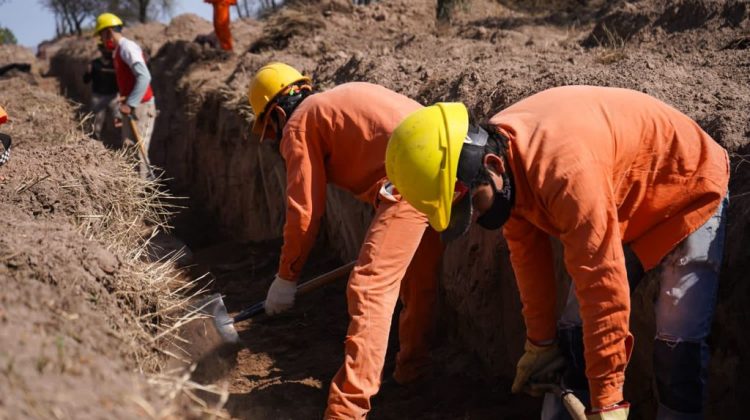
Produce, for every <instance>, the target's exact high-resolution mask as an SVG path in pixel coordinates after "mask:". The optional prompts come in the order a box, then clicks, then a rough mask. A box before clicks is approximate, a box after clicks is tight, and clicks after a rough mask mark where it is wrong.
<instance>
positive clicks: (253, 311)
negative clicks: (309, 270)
mask: <svg viewBox="0 0 750 420" xmlns="http://www.w3.org/2000/svg"><path fill="white" fill-rule="evenodd" d="M355 263H356V261H352V262H350V263H349V264H346V265H344V266H341V267H339V268H337V269H335V270H333V271H329V272H327V273H325V274H321V275H319V276H318V277H315V278H314V279H312V280H308V281H306V282H304V283H302V284H300V285H299V286H297V296H303V295H306V294H308V293H310V292H312V291H313V290H318V289H320V288H321V287H323V286H326V285H328V284H331V283H333V282H334V281H336V280H338V279H340V278H341V277H343V276H345V275H347V274H349V272H350V271H352V268H354V264H355ZM265 303H266V301H263V302H258V303H256V304H255V305H253V306H250V307H249V308H246V309H244V310H243V311H242V312H240V313H238V314H237V315H236V316H235V317H234V318H233V320H234V322H241V321H244V320H246V319H250V318H252V317H254V316H255V315H259V314H261V313H263V312H264V311H265Z"/></svg>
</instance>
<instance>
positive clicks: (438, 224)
mask: <svg viewBox="0 0 750 420" xmlns="http://www.w3.org/2000/svg"><path fill="white" fill-rule="evenodd" d="M468 132H469V113H468V111H467V110H466V107H465V106H464V104H462V103H458V102H444V103H437V104H435V105H432V106H428V107H426V108H422V109H420V110H419V111H416V112H414V113H412V114H411V115H409V116H408V117H406V119H405V120H404V121H402V122H401V124H399V125H398V127H396V130H394V131H393V134H392V135H391V138H390V140H389V141H388V147H387V149H386V152H385V171H386V174H387V175H388V179H389V180H390V181H391V182H392V183H393V185H394V186H395V187H396V189H398V192H399V193H400V194H401V196H402V197H404V199H406V201H408V202H409V204H411V205H412V206H414V208H416V209H417V210H419V211H421V212H422V213H424V214H425V215H427V218H428V219H429V221H430V225H431V226H432V227H433V228H434V229H435V230H437V231H438V232H442V231H444V230H445V229H446V228H447V227H448V224H449V222H450V219H451V205H452V203H453V191H454V188H455V184H456V172H457V171H458V159H459V157H460V156H461V148H462V147H463V143H464V139H465V138H466V135H467V134H468Z"/></svg>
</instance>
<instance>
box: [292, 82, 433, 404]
mask: <svg viewBox="0 0 750 420" xmlns="http://www.w3.org/2000/svg"><path fill="white" fill-rule="evenodd" d="M419 108H421V105H420V104H419V103H417V102H415V101H413V100H411V99H409V98H407V97H405V96H402V95H399V94H397V93H395V92H392V91H390V90H388V89H386V88H384V87H381V86H377V85H372V84H369V83H346V84H343V85H341V86H338V87H336V88H334V89H331V90H329V91H326V92H323V93H318V94H315V95H312V96H310V97H308V98H307V99H305V100H304V101H303V102H302V103H301V104H300V105H299V107H298V108H297V109H296V110H295V111H294V113H292V115H291V117H290V118H289V121H287V123H286V125H285V126H284V131H283V136H282V140H281V143H280V146H279V149H280V152H281V154H282V156H283V157H284V160H285V161H286V171H287V211H286V224H285V225H284V245H283V247H282V251H281V261H280V264H279V276H280V277H282V278H284V279H288V280H297V279H298V278H299V274H300V270H301V269H302V266H303V265H304V263H305V260H306V259H307V256H308V254H309V252H310V249H311V248H312V246H313V243H314V241H315V237H316V235H317V233H318V228H319V225H320V220H321V217H322V216H323V213H324V211H325V207H326V184H327V183H332V184H334V185H337V186H338V187H340V188H343V189H345V190H347V191H349V192H351V193H352V194H354V196H355V197H357V198H358V199H359V200H362V201H365V202H368V203H373V204H375V205H376V207H377V209H376V213H375V216H374V218H373V220H372V222H371V224H370V228H369V231H368V233H367V236H366V238H365V241H364V244H363V245H362V248H361V250H360V254H359V259H358V261H357V264H356V266H355V267H354V270H353V272H352V274H351V276H350V277H349V283H348V287H347V303H348V309H349V316H350V323H349V328H348V331H347V337H346V342H345V360H344V364H343V366H342V367H341V369H339V371H338V373H337V374H336V376H335V377H334V379H333V382H332V384H331V388H330V393H329V399H328V409H327V411H326V418H360V417H363V416H364V415H365V414H366V413H367V412H368V411H369V409H370V397H372V396H373V395H374V394H376V393H377V391H378V389H379V387H380V376H381V373H382V369H383V363H384V359H385V353H386V348H387V344H388V332H389V330H390V326H391V319H392V316H393V310H394V308H395V306H396V300H397V299H398V297H399V292H400V296H401V300H402V302H403V304H404V308H403V310H402V312H401V317H400V323H399V328H400V331H399V336H400V337H399V338H400V344H401V348H400V351H399V353H398V356H397V368H396V372H395V374H394V376H396V378H397V380H400V381H408V380H410V379H413V378H414V377H415V376H417V375H419V374H420V373H421V372H420V370H421V369H423V368H424V365H425V364H426V363H429V345H430V339H431V335H432V333H433V332H434V320H435V312H434V310H435V309H434V303H435V299H436V288H437V276H438V270H439V266H440V261H441V256H442V251H443V245H442V243H441V242H440V239H439V236H438V234H437V232H435V231H434V230H432V229H430V228H428V222H427V217H426V216H425V215H423V214H421V213H419V212H418V211H417V210H415V209H414V208H413V207H411V206H410V205H409V204H408V203H407V202H406V201H405V200H400V199H399V197H398V196H395V197H393V196H390V195H389V194H387V193H385V192H384V193H380V191H381V187H382V186H383V185H384V184H385V182H386V179H385V148H386V144H387V142H388V138H389V137H390V135H391V132H392V131H393V129H394V128H395V127H396V126H397V125H398V124H399V123H400V122H401V120H402V119H403V118H405V117H406V116H407V115H409V114H410V113H411V112H413V111H414V110H416V109H419ZM402 278H403V283H402Z"/></svg>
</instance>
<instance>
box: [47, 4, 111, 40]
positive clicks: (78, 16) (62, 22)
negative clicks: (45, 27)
mask: <svg viewBox="0 0 750 420" xmlns="http://www.w3.org/2000/svg"><path fill="white" fill-rule="evenodd" d="M40 3H41V4H42V6H43V7H45V8H47V9H48V10H50V11H52V13H54V14H55V29H56V31H57V35H58V36H60V35H67V34H72V33H76V34H78V35H81V34H82V32H83V31H82V25H83V22H84V21H85V20H86V19H88V18H90V17H91V12H92V11H93V10H96V9H97V8H98V6H99V4H98V3H100V2H99V1H97V0H40Z"/></svg>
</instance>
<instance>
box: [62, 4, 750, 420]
mask: <svg viewBox="0 0 750 420" xmlns="http://www.w3.org/2000/svg"><path fill="white" fill-rule="evenodd" d="M331 4H333V3H331ZM389 4H391V3H386V6H382V8H381V9H378V8H379V7H381V6H380V5H376V6H374V7H372V8H367V9H365V8H356V9H355V11H354V12H352V11H351V10H350V8H343V9H342V10H343V11H342V10H337V9H328V10H329V12H325V13H323V16H326V17H328V18H329V19H331V20H330V21H328V22H329V23H328V25H330V26H329V28H328V30H329V31H330V30H332V29H331V28H334V29H335V28H336V25H335V24H336V21H335V19H336V18H337V16H344V17H342V19H344V18H345V20H344V22H349V19H353V20H357V21H366V22H368V24H369V25H374V26H377V25H378V24H380V23H382V22H385V23H388V22H393V21H394V20H396V19H395V18H392V16H394V15H396V13H398V23H397V25H399V24H401V23H402V21H403V20H404V18H403V17H404V16H406V19H408V18H409V13H416V12H411V10H413V8H412V6H411V5H410V4H402V3H400V2H392V4H391V5H390V6H389ZM330 10H333V12H332V13H333V14H332V15H331V12H330ZM326 13H328V14H326ZM388 13H390V15H389V14H388ZM352 16H354V17H352ZM389 16H391V17H389ZM331 22H333V23H331ZM477 22H479V23H477ZM515 22H516V20H513V19H509V20H505V21H503V20H502V19H498V22H492V21H489V20H483V21H475V22H474V23H473V24H471V25H468V26H467V27H459V28H458V30H457V31H456V33H455V34H453V35H454V36H451V37H448V36H441V35H438V36H436V35H434V34H433V32H431V31H434V30H435V28H434V26H432V24H426V25H425V27H424V28H422V29H423V30H424V31H425V32H420V30H421V29H420V30H417V29H414V28H415V26H412V27H411V29H410V30H411V31H413V32H414V33H413V34H412V35H408V33H407V34H400V33H399V31H397V30H394V31H390V32H387V31H386V32H387V33H389V34H390V35H388V36H385V35H383V36H382V37H381V38H377V39H376V38H367V36H364V37H360V38H357V37H356V35H355V34H351V33H350V34H349V35H350V37H349V38H346V39H344V40H342V41H341V42H344V43H345V45H342V44H337V43H336V40H335V37H336V35H335V32H333V34H332V33H326V32H324V29H325V26H323V28H324V29H320V28H318V29H317V30H313V32H312V33H309V34H306V35H308V37H306V38H304V39H305V41H304V42H303V41H301V39H303V38H302V37H297V38H294V37H292V41H291V42H292V43H291V45H286V44H285V45H284V46H283V47H280V49H276V50H274V49H268V50H259V51H253V52H252V53H249V52H244V51H246V50H247V48H248V47H250V45H251V43H252V42H253V41H254V40H255V39H257V38H258V37H259V36H260V34H261V33H262V30H263V28H262V27H261V26H259V25H260V24H257V23H256V22H253V21H250V23H248V24H247V26H238V27H237V29H239V30H242V31H244V32H243V33H245V34H246V35H247V39H244V40H243V39H238V49H239V50H240V51H243V53H240V54H237V55H233V56H229V55H225V54H221V53H218V52H216V51H213V50H210V49H208V48H205V47H202V46H199V45H197V44H195V43H192V42H189V41H187V40H184V39H182V40H171V41H169V42H164V43H163V44H161V45H160V46H159V48H158V49H155V51H156V53H155V54H154V55H153V60H152V62H151V69H152V73H153V76H154V81H153V86H154V89H155V93H156V98H157V104H158V108H159V110H160V114H159V117H158V119H157V125H156V129H155V134H154V138H153V140H152V151H151V157H152V160H153V162H154V163H155V164H157V165H159V166H161V167H162V168H164V170H165V173H166V176H167V177H168V179H169V181H168V182H169V184H170V187H171V188H172V190H173V192H174V193H175V194H177V195H184V196H185V197H187V199H188V201H187V203H188V205H189V206H190V207H191V209H192V210H193V211H194V212H195V213H196V214H198V215H199V217H198V218H197V219H196V221H195V223H197V224H200V225H201V226H200V227H201V228H202V229H204V230H205V231H207V232H210V235H211V237H212V238H213V239H235V240H247V241H262V240H273V239H278V238H279V237H280V236H281V229H282V226H283V218H284V184H285V181H284V177H285V171H284V166H283V162H282V160H281V158H280V157H279V155H278V154H277V153H276V151H274V150H273V148H272V146H271V145H270V144H260V143H258V142H257V141H255V140H253V139H251V138H250V137H249V127H250V125H251V123H252V119H253V116H252V114H251V112H250V109H249V107H248V105H247V103H246V96H245V91H246V89H247V83H248V81H249V79H250V77H251V76H252V73H253V71H254V70H255V69H257V68H259V67H260V66H261V65H263V64H265V63H267V62H269V61H286V62H290V63H294V64H295V65H296V66H297V67H298V68H300V69H302V70H303V71H304V72H305V73H307V74H311V75H312V76H313V77H314V79H315V80H316V82H317V83H318V84H319V87H321V88H322V89H325V88H329V87H332V86H334V85H336V84H340V83H345V82H348V81H355V80H363V81H371V82H375V83H379V84H382V85H385V86H386V87H389V88H391V89H394V90H396V91H399V92H401V93H403V94H405V95H408V96H411V97H413V98H415V99H417V100H418V101H420V102H421V103H424V104H428V103H433V102H435V101H439V100H462V101H464V102H466V103H467V105H468V107H469V108H470V109H471V111H472V112H473V113H474V115H476V116H477V117H478V118H486V117H489V116H491V115H492V114H493V113H494V112H496V111H498V110H500V109H502V108H503V107H506V106H508V105H510V104H511V103H513V102H515V101H517V100H519V99H521V98H523V97H524V96H527V95H529V94H531V93H534V92H536V91H539V90H542V89H545V88H548V87H552V86H557V85H563V84H595V85H606V86H620V87H628V88H632V89H638V90H642V91H644V92H647V93H649V94H652V95H654V96H656V97H658V98H660V99H662V100H665V101H667V102H669V103H672V104H675V105H676V106H677V107H678V108H680V109H681V110H683V111H685V112H686V113H687V114H688V115H690V116H691V117H693V118H695V119H696V120H697V121H699V122H700V123H701V125H702V126H703V127H704V129H706V130H707V131H708V132H709V134H711V135H712V136H713V137H714V138H715V139H717V141H719V142H720V143H722V145H724V146H725V147H726V148H727V149H728V150H729V151H730V152H731V154H732V171H733V173H732V177H733V178H732V181H731V185H730V189H731V191H732V192H733V193H734V194H735V195H738V196H739V198H738V199H736V200H734V201H732V204H731V205H730V209H729V214H730V218H731V225H730V228H729V231H728V240H727V244H728V247H727V251H726V255H725V263H724V267H723V275H722V279H721V285H720V291H719V304H718V308H717V313H716V319H715V322H714V332H713V334H712V337H711V344H712V353H713V358H712V365H711V373H710V375H711V379H712V382H711V388H710V393H709V413H710V414H711V416H712V417H714V418H734V417H736V416H735V415H736V414H737V413H739V410H740V407H741V406H742V403H741V402H742V401H744V400H746V399H747V398H750V389H749V387H747V386H746V385H743V382H742V381H740V380H739V379H738V378H739V377H741V376H740V375H742V374H750V361H749V360H748V358H747V357H744V356H743V355H744V354H749V352H750V338H747V336H746V334H744V331H747V329H748V327H750V318H749V316H748V314H747V311H746V310H745V309H744V308H745V299H746V298H747V297H748V296H750V284H748V282H747V281H746V277H747V276H746V272H747V270H748V269H749V268H750V224H748V219H749V217H748V215H749V214H750V205H748V202H747V201H746V200H744V199H742V197H743V196H744V194H746V193H747V192H748V187H747V185H750V184H748V182H747V181H748V178H750V176H748V171H747V168H746V167H745V166H744V165H743V163H744V159H743V156H744V155H745V154H747V153H748V152H749V151H750V150H749V149H748V147H747V146H746V144H747V143H748V135H747V134H746V132H745V131H742V129H741V128H740V129H738V128H737V127H738V125H737V123H734V122H733V121H737V120H738V119H741V118H743V117H742V115H743V113H742V111H741V109H742V107H743V104H744V103H745V102H747V100H746V99H740V97H737V98H736V100H737V102H736V104H735V105H734V106H731V105H730V106H729V107H727V105H724V106H723V108H722V107H721V106H718V105H717V104H719V103H721V104H726V103H729V102H727V101H724V102H722V101H721V100H720V99H719V100H716V99H715V97H716V95H717V94H714V97H712V98H708V97H702V96H701V97H699V96H698V94H697V93H696V94H695V97H693V96H692V95H693V93H692V92H696V91H701V89H702V90H703V91H710V90H711V89H712V88H709V87H706V86H705V84H707V83H710V82H711V81H713V82H715V83H717V84H718V85H721V88H720V89H718V91H719V93H718V95H719V98H721V95H732V94H736V93H737V92H746V93H747V86H746V85H743V84H742V82H741V80H731V79H724V81H723V82H721V81H718V82H717V77H719V76H717V74H719V73H722V72H724V71H726V69H719V70H716V73H714V72H713V70H712V69H707V68H705V66H703V65H702V64H695V62H694V60H693V59H692V58H690V57H688V58H684V59H682V60H681V61H680V60H677V59H673V61H674V60H676V61H679V62H678V63H674V62H660V61H659V60H663V58H662V57H663V56H664V55H665V54H666V55H670V54H673V56H674V55H675V54H677V53H676V52H674V50H673V49H668V52H667V53H664V52H662V51H648V50H645V49H644V50H641V51H639V52H638V54H632V53H631V55H630V56H628V55H627V54H625V55H624V56H622V57H620V58H618V60H620V61H619V62H618V63H616V64H607V63H606V62H603V61H602V60H604V58H602V57H605V58H606V57H608V56H603V55H596V54H593V53H588V52H587V51H586V50H582V49H581V47H580V46H579V45H578V43H577V42H574V41H571V40H570V39H569V38H570V35H569V34H567V33H565V32H563V31H560V33H557V34H553V35H552V39H553V41H549V39H548V38H549V37H550V34H549V33H544V36H543V37H541V38H542V40H540V38H539V37H537V38H535V35H529V33H526V32H522V31H520V30H519V31H516V30H512V29H508V28H515V27H514V26H512V25H515ZM271 23H278V21H273V22H271ZM271 23H269V25H270V24H271ZM480 23H481V25H480ZM236 25H241V23H237V24H236ZM482 25H483V26H482ZM498 28H499V29H498ZM233 29H234V28H233ZM373 31H374V29H373ZM407 32H408V31H407ZM657 33H658V31H657ZM389 37H390V38H389ZM566 37H567V38H566ZM294 39H297V40H298V41H296V42H297V43H296V44H295V41H294ZM310 40H312V41H310ZM535 42H536V43H535ZM550 42H551V43H552V44H551V46H550V45H549V44H548V43H550ZM370 44H373V45H378V47H372V48H370V49H367V48H368V47H366V46H367V45H370ZM383 45H385V46H383ZM436 45H437V46H439V47H440V48H439V53H436V52H435V50H434V49H432V48H435V46H436ZM381 46H382V48H381ZM71 48H72V47H70V48H68V50H67V51H66V49H65V48H63V49H62V50H61V52H60V53H59V54H58V56H57V57H56V58H55V59H54V60H53V68H52V71H53V72H57V74H59V76H58V77H60V78H61V79H62V81H63V85H65V86H68V89H71V90H73V89H80V86H79V85H77V82H76V81H75V80H74V79H75V78H76V77H78V76H76V75H75V73H76V72H75V71H69V70H66V69H68V68H81V66H83V65H85V62H86V61H85V60H84V59H83V58H82V56H81V54H80V52H79V51H78V50H75V49H71ZM670 48H671V47H670ZM507 51H528V53H526V52H521V53H517V55H512V54H510V55H508V56H505V55H504V54H505V53H506V52H507ZM560 51H562V52H560ZM712 51H713V50H712ZM605 52H607V53H608V51H605ZM615 52H618V51H615ZM597 54H600V53H597ZM623 54H624V53H623ZM707 54H709V53H707ZM710 54H715V56H714V57H713V58H715V59H716V60H717V62H721V60H724V61H727V59H726V57H731V56H729V55H721V54H724V53H716V52H711V53H710ZM727 54H728V53H727ZM558 55H559V56H558ZM394 56H395V57H396V58H394ZM466 57H469V59H467V58H466ZM722 57H724V58H722ZM654 63H658V64H656V65H654ZM76 66H77V67H76ZM488 69H492V71H488ZM722 74H723V73H722ZM675 76H677V77H678V78H679V80H680V83H681V84H682V85H684V86H682V88H681V89H674V83H673V82H669V81H670V80H673V78H674V77H675ZM721 77H723V76H721ZM665 80H666V81H668V82H666V83H665ZM719 80H721V79H719ZM68 81H70V83H68ZM701 86H703V87H702V88H701ZM72 94H73V96H74V97H77V96H76V95H80V94H81V92H78V93H72ZM727 97H730V96H727ZM745 98H746V97H745ZM717 101H718V102H717ZM743 101H744V102H743ZM740 127H741V124H740ZM747 128H748V129H750V125H748V126H747ZM747 132H750V131H747ZM371 214H372V210H371V209H370V208H369V207H368V206H367V205H365V204H363V203H360V202H357V201H356V200H354V199H353V198H352V197H350V196H349V195H348V194H346V193H344V192H342V191H339V190H337V189H336V188H335V187H329V196H328V203H327V213H326V216H325V220H324V225H323V228H322V230H321V234H320V237H319V241H318V242H319V244H320V245H321V246H324V247H326V248H327V249H328V250H329V251H330V253H331V254H332V255H336V256H338V257H339V258H340V259H341V260H343V261H348V260H351V259H353V258H355V257H356V254H357V251H358V248H359V245H360V243H361V241H362V238H363V236H364V233H365V231H366V228H367V225H368V223H369V219H370V217H371ZM556 249H557V252H556V259H557V266H558V269H557V272H558V277H559V278H558V285H559V286H560V287H558V291H557V294H558V302H562V301H563V299H564V297H565V296H564V295H565V292H566V287H565V286H567V284H568V281H569V280H568V279H567V278H566V275H565V274H564V270H562V269H561V257H562V251H561V250H560V247H559V246H558V245H556ZM656 285H657V284H656V281H655V278H653V276H651V277H648V278H646V279H644V281H642V283H641V286H639V287H638V289H637V290H636V291H635V292H634V293H633V297H632V301H633V315H632V326H633V331H634V334H635V336H636V349H635V352H634V355H633V359H632V360H631V364H630V367H629V371H628V383H627V384H626V397H627V398H628V399H629V400H630V401H632V402H634V403H636V404H637V406H636V408H635V409H634V413H633V414H634V416H635V417H636V418H649V413H652V412H653V409H654V407H655V401H654V399H653V395H654V390H653V373H652V369H651V366H650V358H651V356H650V355H651V339H652V337H653V335H654V334H653V316H652V313H653V310H652V306H653V305H652V301H653V298H654V293H655V291H656V290H657V289H656ZM520 311H521V304H520V301H519V297H518V290H517V288H516V286H515V281H514V278H513V273H512V270H511V268H510V263H509V259H508V250H507V246H506V245H505V242H504V240H503V239H502V236H501V235H500V234H499V233H497V232H485V231H482V230H481V229H479V228H476V227H473V228H472V230H471V231H470V234H469V235H468V236H466V237H464V238H461V239H459V240H458V241H456V242H455V243H453V244H451V245H450V246H449V247H448V249H447V250H446V254H445V257H444V263H443V272H442V278H441V311H440V312H441V315H442V321H441V323H440V325H441V335H442V336H443V337H444V338H446V339H449V340H451V341H453V342H456V343H460V345H461V346H463V347H464V348H466V349H468V351H470V352H472V353H473V354H475V355H476V356H477V357H478V358H479V360H481V361H482V363H483V364H484V365H485V366H487V374H488V376H496V377H502V378H505V379H507V380H509V379H510V378H512V376H513V374H514V369H515V362H516V361H517V358H518V357H519V356H520V354H521V351H522V346H523V340H524V335H525V329H524V325H523V321H522V318H521V312H520Z"/></svg>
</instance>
